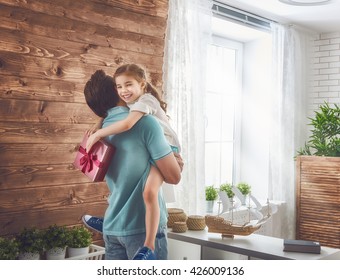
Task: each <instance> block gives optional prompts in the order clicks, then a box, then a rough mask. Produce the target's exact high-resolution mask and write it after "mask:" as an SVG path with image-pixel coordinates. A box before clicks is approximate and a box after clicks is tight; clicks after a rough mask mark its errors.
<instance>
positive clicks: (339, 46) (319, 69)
mask: <svg viewBox="0 0 340 280" xmlns="http://www.w3.org/2000/svg"><path fill="white" fill-rule="evenodd" d="M313 50H314V51H313V58H312V68H313V69H312V74H311V75H312V77H311V78H312V83H311V92H310V94H309V103H308V116H310V117H311V116H314V111H315V110H317V109H318V107H319V105H320V104H323V103H324V102H325V101H326V102H328V103H330V104H332V103H337V104H340V32H335V33H324V34H320V35H318V36H317V37H316V39H315V40H314V48H313Z"/></svg>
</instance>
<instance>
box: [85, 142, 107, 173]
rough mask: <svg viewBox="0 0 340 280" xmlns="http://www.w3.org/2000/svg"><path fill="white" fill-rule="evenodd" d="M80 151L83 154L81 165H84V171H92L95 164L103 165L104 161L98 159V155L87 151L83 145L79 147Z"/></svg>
mask: <svg viewBox="0 0 340 280" xmlns="http://www.w3.org/2000/svg"><path fill="white" fill-rule="evenodd" d="M79 152H81V153H82V154H83V156H82V157H81V158H80V165H81V166H83V167H82V169H81V171H82V172H83V173H85V172H86V171H87V172H90V171H91V170H92V169H93V164H95V165H96V166H98V167H102V163H101V162H100V161H99V160H98V159H97V155H94V154H92V153H87V152H86V149H84V148H83V147H82V146H80V147H79Z"/></svg>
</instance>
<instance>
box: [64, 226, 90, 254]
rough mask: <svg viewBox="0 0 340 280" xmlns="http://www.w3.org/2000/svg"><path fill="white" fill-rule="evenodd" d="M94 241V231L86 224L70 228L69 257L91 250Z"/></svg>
mask: <svg viewBox="0 0 340 280" xmlns="http://www.w3.org/2000/svg"><path fill="white" fill-rule="evenodd" d="M91 243H92V233H91V232H90V231H89V230H88V229H87V228H85V227H84V226H79V227H72V228H70V229H69V241H68V244H67V246H68V247H67V253H68V256H69V257H75V256H79V255H84V254H87V253H88V252H89V248H90V245H91Z"/></svg>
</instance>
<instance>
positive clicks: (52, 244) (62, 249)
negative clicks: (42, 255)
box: [43, 225, 70, 260]
mask: <svg viewBox="0 0 340 280" xmlns="http://www.w3.org/2000/svg"><path fill="white" fill-rule="evenodd" d="M43 237H44V240H45V248H46V259H48V260H61V259H65V255H66V246H67V244H68V242H69V238H70V234H69V231H68V230H67V229H66V227H64V226H57V225H53V226H49V227H48V228H47V229H46V230H45V231H44V235H43Z"/></svg>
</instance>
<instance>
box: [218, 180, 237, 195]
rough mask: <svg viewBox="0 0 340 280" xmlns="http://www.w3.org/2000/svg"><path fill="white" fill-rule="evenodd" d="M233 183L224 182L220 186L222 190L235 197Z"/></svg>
mask: <svg viewBox="0 0 340 280" xmlns="http://www.w3.org/2000/svg"><path fill="white" fill-rule="evenodd" d="M232 189H233V185H232V184H229V183H225V184H222V185H221V186H220V192H226V193H227V196H228V197H229V198H233V197H234V196H235V194H234V192H233V191H232Z"/></svg>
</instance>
